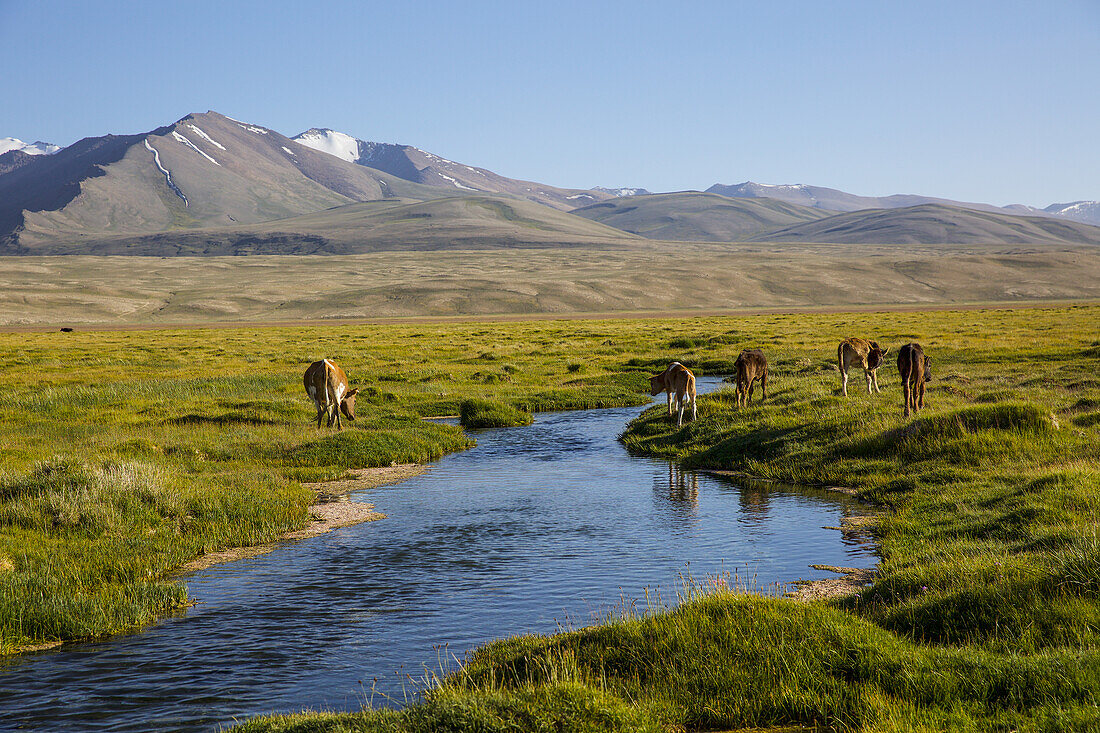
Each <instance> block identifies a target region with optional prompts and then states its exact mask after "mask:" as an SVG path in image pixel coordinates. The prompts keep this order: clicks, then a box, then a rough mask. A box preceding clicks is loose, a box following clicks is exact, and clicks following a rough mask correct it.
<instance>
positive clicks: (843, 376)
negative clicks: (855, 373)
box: [840, 367, 848, 397]
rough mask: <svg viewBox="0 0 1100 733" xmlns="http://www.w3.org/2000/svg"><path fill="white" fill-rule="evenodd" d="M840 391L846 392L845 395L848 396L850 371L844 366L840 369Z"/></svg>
mask: <svg viewBox="0 0 1100 733" xmlns="http://www.w3.org/2000/svg"><path fill="white" fill-rule="evenodd" d="M840 391H841V392H843V393H844V396H845V397H847V396H848V372H846V371H845V370H844V368H843V367H841V369H840Z"/></svg>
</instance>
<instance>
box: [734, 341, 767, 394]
mask: <svg viewBox="0 0 1100 733" xmlns="http://www.w3.org/2000/svg"><path fill="white" fill-rule="evenodd" d="M733 369H734V381H735V382H736V383H737V406H738V407H742V406H745V405H748V404H749V403H750V402H752V388H753V384H752V383H753V382H755V381H756V380H757V379H759V380H760V399H765V398H766V397H767V396H768V360H767V359H766V358H765V357H764V352H763V351H761V350H760V349H745V350H744V351H742V352H741V353H740V355H738V357H737V361H736V362H734V364H733Z"/></svg>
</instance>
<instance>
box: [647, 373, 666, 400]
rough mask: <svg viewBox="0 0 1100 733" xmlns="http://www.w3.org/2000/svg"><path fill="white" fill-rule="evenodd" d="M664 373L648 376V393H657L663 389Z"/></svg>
mask: <svg viewBox="0 0 1100 733" xmlns="http://www.w3.org/2000/svg"><path fill="white" fill-rule="evenodd" d="M664 376H665V375H664V374H658V375H657V376H656V377H650V378H649V394H650V395H659V394H661V393H662V392H664V391H665V380H664Z"/></svg>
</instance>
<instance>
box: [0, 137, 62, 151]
mask: <svg viewBox="0 0 1100 733" xmlns="http://www.w3.org/2000/svg"><path fill="white" fill-rule="evenodd" d="M9 150H22V151H23V152H24V153H26V154H27V155H53V154H54V153H56V152H57V151H58V150H61V146H60V145H54V144H52V143H44V142H42V141H41V140H37V141H35V142H33V143H25V142H23V141H22V140H19V139H18V138H14V137H0V155H3V154H4V153H6V152H8V151H9Z"/></svg>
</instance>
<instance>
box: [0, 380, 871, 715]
mask: <svg viewBox="0 0 1100 733" xmlns="http://www.w3.org/2000/svg"><path fill="white" fill-rule="evenodd" d="M699 381H700V387H701V388H704V389H713V388H714V387H715V386H716V385H717V380H715V379H709V380H708V379H700V380H699ZM639 411H640V410H639V408H624V409H612V410H588V411H581V412H561V413H545V414H540V415H537V416H536V418H535V423H534V425H532V426H530V427H523V428H503V429H498V430H487V431H480V432H478V433H477V434H476V437H477V440H478V445H477V447H476V448H474V449H472V450H470V451H466V452H464V453H457V454H454V455H450V456H447V457H445V458H443V459H441V460H439V461H438V462H436V463H435V464H433V465H432V467H431V468H430V470H429V471H428V472H427V473H425V474H424V475H421V476H418V477H416V478H413V479H411V480H409V481H406V482H403V483H401V484H398V485H396V486H390V487H381V488H378V489H373V490H370V491H364V492H360V493H359V494H356V495H355V497H354V498H356V499H359V500H363V501H369V502H372V503H374V504H376V505H377V507H378V509H379V511H382V512H385V513H386V514H387V515H388V518H387V519H384V520H381V521H377V522H369V523H366V524H361V525H357V526H354V527H347V528H344V529H340V530H336V531H334V532H331V533H329V534H326V535H322V536H320V537H316V538H313V539H309V540H303V541H300V542H292V543H286V544H283V545H281V546H279V547H278V548H277V549H276V550H275V551H273V552H271V553H269V554H267V555H263V556H260V557H256V558H252V559H248V560H242V561H239V562H235V563H230V564H227V565H222V566H217V567H214V568H211V569H209V570H206V571H203V572H200V573H196V574H195V575H193V576H191V577H190V578H189V579H188V580H187V586H188V592H189V594H190V595H191V597H192V598H193V599H195V600H197V601H199V603H198V605H196V606H195V607H193V608H191V609H188V610H187V611H186V612H185V613H183V614H181V615H179V616H177V617H174V618H168V619H165V620H163V621H161V622H160V623H158V624H156V625H155V626H153V627H151V628H148V629H146V630H144V631H141V632H139V633H134V634H130V635H126V636H120V637H115V638H113V639H110V640H108V641H104V642H96V643H85V644H71V645H66V646H64V647H62V648H61V649H59V650H55V651H50V652H44V653H39V654H34V655H30V656H27V657H23V658H17V659H14V660H9V661H8V662H5V663H3V664H2V665H0V729H4V730H12V729H27V730H65V731H82V730H89V731H93V730H94V731H130V730H135V731H136V730H154V729H155V730H164V731H176V730H178V731H196V730H198V731H208V730H217V729H218V727H219V726H220V725H226V724H229V723H231V722H232V721H233V719H234V718H245V717H250V716H253V715H256V714H260V713H266V712H288V711H297V710H301V709H303V708H314V709H333V710H352V709H358V708H359V707H360V706H361V705H362V704H363V703H364V702H369V701H371V700H372V696H373V702H374V704H376V705H377V704H382V703H384V702H386V697H384V696H388V698H389V699H391V700H394V701H396V702H397V703H400V702H402V701H403V700H404V699H405V694H406V692H408V693H411V691H412V685H411V684H410V682H409V676H412V677H421V676H422V675H423V674H424V672H425V668H427V669H429V670H435V669H438V660H439V658H440V656H441V655H444V654H445V655H450V654H452V653H453V654H455V655H457V656H458V657H459V658H461V657H462V655H463V654H464V652H465V651H466V650H468V649H470V648H472V647H474V646H477V645H479V644H482V643H484V642H486V641H488V640H491V639H494V638H500V637H502V636H509V635H513V634H520V633H528V632H537V633H548V632H553V631H555V630H556V629H557V628H559V626H562V625H569V626H574V627H576V626H582V625H585V624H587V623H590V622H592V621H593V620H594V619H595V618H596V617H597V616H598V615H600V614H606V613H607V612H608V610H609V609H612V608H614V607H616V606H618V605H619V603H620V600H621V598H622V597H623V596H626V597H628V598H641V597H643V596H644V593H645V590H646V589H647V588H649V589H651V591H653V590H655V589H657V588H660V591H661V593H662V596H663V597H665V598H674V597H675V591H676V589H677V587H678V586H679V576H680V575H681V574H683V573H689V574H691V575H694V576H695V577H703V576H705V575H706V574H715V573H723V572H729V573H737V574H738V575H740V576H742V577H746V576H747V577H751V576H754V575H755V577H756V581H757V582H758V583H759V584H762V585H763V584H767V583H771V582H777V581H790V580H794V579H798V578H807V579H808V578H818V577H825V576H827V575H828V573H823V572H819V571H815V570H813V569H811V568H810V567H809V565H810V564H811V563H823V564H829V565H848V566H855V567H870V566H872V565H873V564H874V562H875V557H874V548H873V547H872V546H871V545H870V544H868V543H866V542H865V541H862V540H860V539H858V538H853V537H851V536H848V535H843V534H842V533H840V532H837V531H836V530H831V529H825V527H829V526H836V525H839V524H840V519H841V517H842V516H844V515H846V514H849V513H859V511H860V506H859V505H858V504H855V503H854V502H852V501H851V500H850V499H848V498H847V497H844V496H841V495H837V494H829V493H826V492H822V491H816V490H800V489H796V488H794V487H783V486H778V485H752V486H739V485H738V484H737V483H735V482H732V481H729V480H725V479H720V478H717V477H713V476H709V475H705V474H696V473H692V472H686V471H681V470H680V469H679V468H678V467H676V466H670V465H669V463H667V462H664V461H655V460H650V459H642V458H631V457H630V456H628V455H627V453H626V452H625V451H624V450H623V448H622V446H621V445H619V444H618V442H617V441H616V436H617V435H618V434H619V433H620V432H621V431H622V429H623V427H624V426H625V424H626V423H627V422H628V421H629V420H630V419H631V418H633V417H634V416H636V415H637V414H638V413H639ZM372 688H373V689H374V692H373V695H372Z"/></svg>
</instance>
